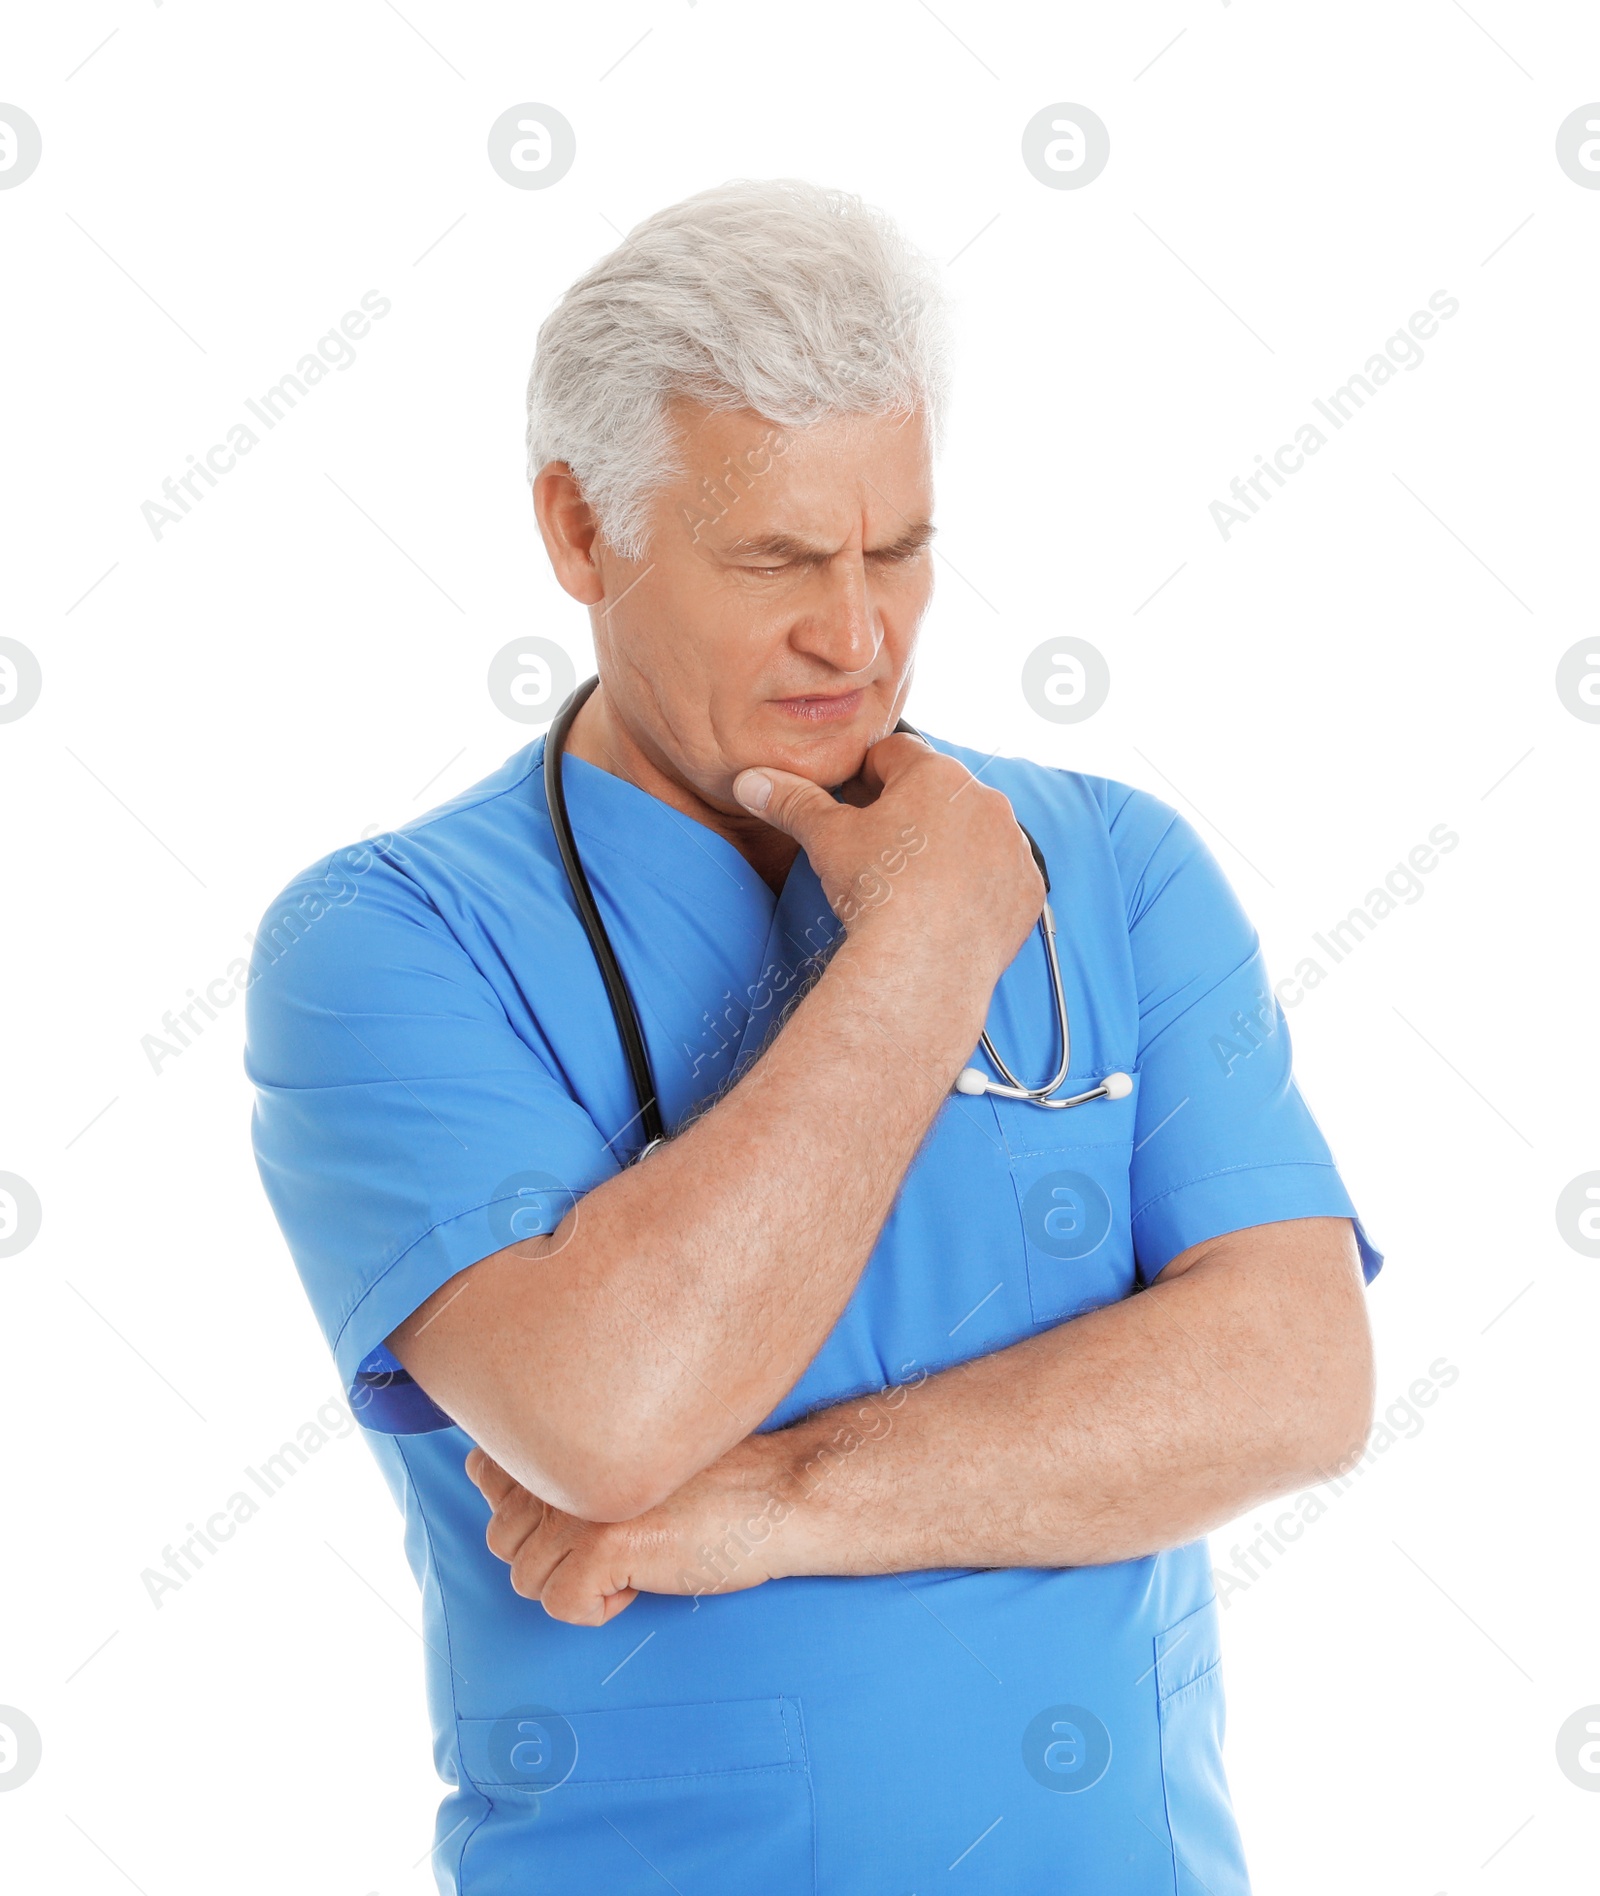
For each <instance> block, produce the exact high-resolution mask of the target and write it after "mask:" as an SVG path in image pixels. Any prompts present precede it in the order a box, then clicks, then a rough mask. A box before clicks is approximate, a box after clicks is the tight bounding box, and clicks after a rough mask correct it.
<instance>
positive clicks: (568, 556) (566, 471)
mask: <svg viewBox="0 0 1600 1896" xmlns="http://www.w3.org/2000/svg"><path fill="white" fill-rule="evenodd" d="M533 511H534V516H535V518H536V519H537V520H538V522H539V533H540V537H541V538H542V539H543V541H544V550H545V552H546V553H547V554H549V556H550V565H551V567H552V569H553V570H554V572H555V576H556V578H557V580H559V582H560V584H561V587H562V590H563V591H564V592H566V593H569V594H570V595H571V596H572V598H574V599H576V600H577V601H578V603H579V604H580V605H584V606H596V605H598V604H599V603H600V601H601V600H602V599H604V598H605V583H604V581H603V580H602V579H601V577H600V569H599V567H598V566H597V565H596V563H595V557H594V553H595V541H596V538H597V537H598V534H599V530H600V529H599V523H598V521H596V519H595V517H594V511H593V509H592V508H591V507H590V505H589V503H588V501H587V500H585V499H584V497H583V489H582V488H581V487H580V486H579V485H578V479H577V476H576V475H575V474H574V473H573V471H572V469H571V468H570V467H569V466H568V465H567V463H566V462H565V461H547V462H546V463H545V464H544V466H543V467H542V468H540V470H539V472H538V473H537V474H536V475H535V476H534V482H533Z"/></svg>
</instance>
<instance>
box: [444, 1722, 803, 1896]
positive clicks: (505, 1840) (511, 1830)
mask: <svg viewBox="0 0 1600 1896" xmlns="http://www.w3.org/2000/svg"><path fill="white" fill-rule="evenodd" d="M457 1730H458V1732H459V1734H460V1744H461V1766H462V1775H463V1776H464V1777H465V1778H466V1779H468V1780H470V1782H471V1783H472V1784H474V1785H475V1786H476V1787H477V1788H478V1789H479V1790H480V1791H481V1792H482V1793H483V1795H484V1796H485V1797H487V1798H488V1799H489V1800H490V1802H491V1804H492V1805H493V1806H494V1809H493V1812H492V1813H491V1815H490V1817H489V1818H488V1820H487V1821H486V1822H485V1823H484V1824H483V1825H482V1826H481V1827H480V1829H479V1830H478V1831H477V1832H475V1833H474V1835H473V1838H472V1840H471V1843H470V1844H469V1846H468V1849H467V1853H466V1861H465V1863H464V1865H463V1871H464V1876H463V1887H464V1888H465V1889H467V1890H470V1891H471V1892H472V1896H501V1892H504V1896H511V1892H513V1891H515V1892H517V1896H523V1892H525V1891H527V1890H529V1889H538V1890H540V1891H541V1892H548V1893H549V1896H595V1892H597V1891H605V1892H606V1896H633V1893H634V1892H635V1891H637V1892H640V1896H644V1892H647V1891H648V1892H649V1896H658V1893H659V1892H660V1891H661V1890H662V1889H663V1888H665V1887H668V1886H670V1887H673V1888H675V1889H677V1890H679V1891H681V1892H682V1896H739V1893H742V1892H744V1891H746V1890H760V1891H761V1892H762V1896H815V1889H816V1872H815V1861H814V1852H815V1838H814V1822H813V1812H812V1797H811V1773H810V1768H809V1765H808V1762H807V1758H806V1746H805V1728H804V1725H803V1723H802V1721H801V1716H800V1701H799V1700H798V1699H785V1698H777V1699H743V1700H723V1701H720V1702H715V1703H711V1704H704V1705H639V1706H621V1707H616V1708H614V1709H610V1710H606V1711H589V1712H579V1711H575V1712H569V1713H566V1714H562V1713H559V1712H555V1711H552V1710H551V1709H550V1708H548V1707H544V1706H521V1707H512V1708H511V1709H510V1710H508V1711H507V1713H506V1714H505V1715H504V1716H503V1717H501V1718H463V1719H460V1720H458V1721H457Z"/></svg>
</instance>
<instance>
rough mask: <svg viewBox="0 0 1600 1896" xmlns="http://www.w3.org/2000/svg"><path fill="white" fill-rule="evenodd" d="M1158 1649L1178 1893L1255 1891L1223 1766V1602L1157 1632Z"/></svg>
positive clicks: (1215, 1895)
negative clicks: (1220, 1626)
mask: <svg viewBox="0 0 1600 1896" xmlns="http://www.w3.org/2000/svg"><path fill="white" fill-rule="evenodd" d="M1155 1649H1156V1695H1157V1699H1158V1704H1159V1714H1158V1715H1159V1718H1160V1722H1161V1779H1162V1784H1163V1786H1164V1787H1165V1790H1166V1798H1167V1824H1168V1827H1169V1828H1170V1830H1171V1833H1172V1854H1173V1886H1174V1889H1175V1891H1176V1896H1250V1878H1249V1875H1248V1874H1247V1872H1246V1870H1245V1864H1244V1845H1243V1844H1242V1842H1241V1841H1240V1837H1239V1826H1238V1825H1237V1824H1236V1823H1235V1822H1234V1816H1233V1800H1232V1799H1231V1798H1230V1796H1229V1795H1228V1779H1227V1774H1226V1773H1225V1771H1224V1770H1223V1765H1222V1737H1223V1728H1224V1725H1225V1722H1226V1719H1225V1714H1224V1708H1223V1696H1222V1663H1221V1661H1222V1649H1221V1639H1220V1633H1219V1629H1218V1624H1217V1603H1216V1601H1215V1600H1214V1599H1212V1600H1208V1601H1207V1602H1206V1604H1205V1605H1204V1606H1201V1607H1197V1608H1196V1609H1195V1610H1194V1612H1192V1613H1190V1614H1188V1615H1187V1616H1186V1617H1185V1618H1183V1619H1181V1620H1178V1621H1176V1622H1175V1623H1174V1624H1173V1625H1171V1626H1169V1627H1168V1628H1167V1629H1166V1631H1165V1632H1163V1633H1158V1634H1157V1635H1156V1640H1155Z"/></svg>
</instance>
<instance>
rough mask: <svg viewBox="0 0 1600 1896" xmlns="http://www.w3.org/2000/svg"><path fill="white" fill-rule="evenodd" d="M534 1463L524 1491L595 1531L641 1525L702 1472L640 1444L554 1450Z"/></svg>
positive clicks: (566, 1444)
mask: <svg viewBox="0 0 1600 1896" xmlns="http://www.w3.org/2000/svg"><path fill="white" fill-rule="evenodd" d="M532 1459H533V1460H536V1461H537V1463H538V1466H537V1467H536V1468H530V1469H529V1470H528V1472H527V1474H519V1475H517V1479H518V1480H519V1481H521V1483H522V1485H523V1486H524V1487H525V1488H528V1489H529V1490H530V1491H531V1492H533V1493H534V1494H537V1495H538V1496H539V1497H540V1498H541V1499H542V1500H545V1501H548V1502H550V1503H552V1505H554V1506H555V1507H558V1508H560V1509H561V1510H562V1512H563V1513H566V1514H571V1515H575V1516H576V1517H577V1518H578V1519H579V1520H580V1521H592V1522H594V1523H595V1524H596V1525H601V1524H604V1523H614V1522H618V1521H634V1520H637V1519H638V1518H639V1516H640V1515H641V1514H648V1513H649V1512H650V1510H651V1509H652V1508H656V1507H660V1505H661V1504H662V1502H664V1501H666V1500H668V1499H669V1498H670V1497H671V1496H672V1495H674V1494H676V1493H677V1491H678V1489H679V1488H681V1487H682V1486H683V1484H684V1482H686V1481H687V1480H689V1478H690V1477H691V1476H692V1475H694V1474H697V1473H698V1472H699V1469H698V1467H691V1466H687V1465H684V1466H679V1465H677V1464H676V1463H675V1462H673V1461H672V1460H671V1459H669V1458H668V1457H666V1456H663V1455H661V1454H659V1453H653V1452H647V1451H646V1450H645V1449H644V1448H642V1447H641V1445H640V1443H639V1442H638V1441H633V1442H612V1441H587V1442H583V1443H573V1442H564V1443H561V1444H551V1445H550V1446H549V1448H548V1449H547V1451H546V1452H545V1453H543V1454H540V1455H537V1456H535V1457H533V1458H532ZM510 1472H511V1473H514V1474H515V1473H516V1470H515V1469H512V1470H510Z"/></svg>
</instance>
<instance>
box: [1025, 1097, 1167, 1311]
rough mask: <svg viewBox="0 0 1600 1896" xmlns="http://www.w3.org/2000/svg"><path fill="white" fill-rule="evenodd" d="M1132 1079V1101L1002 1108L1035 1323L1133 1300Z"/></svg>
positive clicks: (1130, 1099) (1135, 1104) (1117, 1100)
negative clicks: (1058, 1108)
mask: <svg viewBox="0 0 1600 1896" xmlns="http://www.w3.org/2000/svg"><path fill="white" fill-rule="evenodd" d="M1132 1077H1133V1091H1132V1092H1131V1093H1130V1094H1128V1096H1127V1097H1126V1098H1125V1099H1096V1100H1090V1101H1089V1102H1088V1103H1087V1104H1085V1105H1083V1106H1070V1107H1067V1108H1065V1109H1064V1110H1062V1111H1057V1112H1050V1111H1047V1110H1045V1109H1044V1108H1042V1107H1038V1106H1025V1105H1023V1104H1022V1103H1021V1102H1020V1101H997V1102H995V1114H996V1117H997V1119H999V1121H1000V1127H1001V1131H1002V1133H1003V1135H1004V1137H1005V1141H1006V1147H1007V1151H1008V1153H1009V1156H1010V1165H1011V1182H1012V1185H1013V1186H1014V1188H1015V1190H1016V1195H1017V1211H1018V1214H1019V1216H1020V1217H1021V1220H1022V1238H1023V1248H1024V1255H1025V1259H1026V1265H1027V1272H1028V1303H1029V1308H1030V1310H1031V1312H1032V1316H1033V1320H1034V1322H1035V1323H1060V1322H1062V1321H1063V1320H1064V1319H1066V1318H1068V1317H1077V1316H1082V1315H1083V1313H1084V1312H1085V1311H1087V1310H1098V1309H1099V1308H1100V1307H1101V1306H1102V1305H1103V1304H1109V1303H1116V1302H1118V1301H1120V1299H1122V1298H1123V1297H1126V1296H1128V1295H1129V1293H1130V1292H1131V1291H1132V1290H1133V1287H1134V1262H1133V1222H1132V1216H1131V1208H1130V1202H1129V1167H1130V1164H1131V1162H1132V1158H1133V1128H1134V1113H1135V1110H1136V1107H1137V1104H1138V1098H1139V1078H1138V1075H1137V1074H1134V1075H1133V1076H1132ZM1073 1084H1074V1085H1075V1086H1081V1085H1084V1084H1085V1082H1082V1081H1074V1082H1073Z"/></svg>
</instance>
